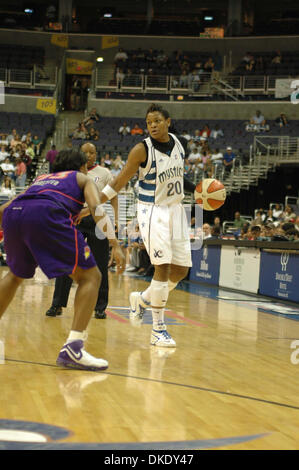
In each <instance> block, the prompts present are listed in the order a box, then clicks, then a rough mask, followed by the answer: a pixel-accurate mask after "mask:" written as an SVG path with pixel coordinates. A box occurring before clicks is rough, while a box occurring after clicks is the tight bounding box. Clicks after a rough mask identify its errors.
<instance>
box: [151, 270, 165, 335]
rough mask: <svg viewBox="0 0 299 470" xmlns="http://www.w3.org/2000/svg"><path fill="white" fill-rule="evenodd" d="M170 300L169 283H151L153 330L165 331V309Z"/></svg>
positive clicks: (153, 281)
mask: <svg viewBox="0 0 299 470" xmlns="http://www.w3.org/2000/svg"><path fill="white" fill-rule="evenodd" d="M167 299H168V282H161V281H155V280H154V279H153V280H152V282H151V305H152V317H153V329H154V330H165V329H166V326H165V323H164V307H165V305H166V302H167Z"/></svg>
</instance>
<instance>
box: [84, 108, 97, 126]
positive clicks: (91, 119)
mask: <svg viewBox="0 0 299 470" xmlns="http://www.w3.org/2000/svg"><path fill="white" fill-rule="evenodd" d="M99 121H100V115H99V114H98V112H97V108H92V110H91V111H90V113H89V115H88V116H87V117H86V118H85V119H84V120H83V124H84V126H85V127H88V126H93V125H94V124H95V123H96V122H99Z"/></svg>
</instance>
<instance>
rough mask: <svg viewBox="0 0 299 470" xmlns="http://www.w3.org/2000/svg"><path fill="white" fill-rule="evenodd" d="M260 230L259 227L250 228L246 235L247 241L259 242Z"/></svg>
mask: <svg viewBox="0 0 299 470" xmlns="http://www.w3.org/2000/svg"><path fill="white" fill-rule="evenodd" d="M261 234H262V228H261V227H260V226H259V225H253V226H251V227H250V229H249V232H248V234H247V239H248V240H261Z"/></svg>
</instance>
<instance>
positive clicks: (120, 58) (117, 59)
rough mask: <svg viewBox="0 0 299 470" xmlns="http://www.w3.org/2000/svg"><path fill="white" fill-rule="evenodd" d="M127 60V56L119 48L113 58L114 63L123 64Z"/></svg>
mask: <svg viewBox="0 0 299 470" xmlns="http://www.w3.org/2000/svg"><path fill="white" fill-rule="evenodd" d="M127 60H128V54H127V53H126V52H125V51H124V49H122V48H119V49H118V52H117V53H116V54H115V56H114V62H115V63H125V62H126V61H127Z"/></svg>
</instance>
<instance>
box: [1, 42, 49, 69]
mask: <svg viewBox="0 0 299 470" xmlns="http://www.w3.org/2000/svg"><path fill="white" fill-rule="evenodd" d="M44 60H45V50H44V48H43V47H40V46H18V47H16V46H15V45H10V44H1V45H0V68H7V69H31V68H32V67H33V65H34V64H35V65H44Z"/></svg>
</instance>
